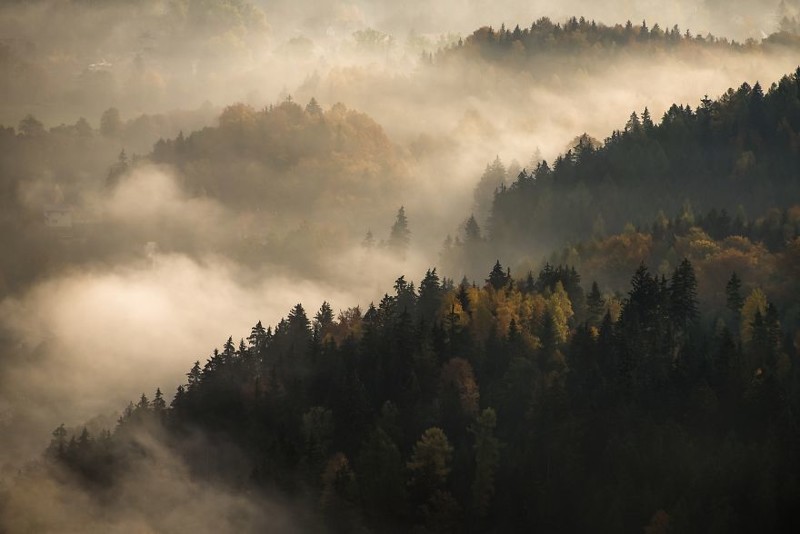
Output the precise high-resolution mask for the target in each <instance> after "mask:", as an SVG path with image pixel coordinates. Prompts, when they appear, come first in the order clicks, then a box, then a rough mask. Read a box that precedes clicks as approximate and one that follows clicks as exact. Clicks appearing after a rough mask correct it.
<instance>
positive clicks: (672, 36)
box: [431, 17, 800, 66]
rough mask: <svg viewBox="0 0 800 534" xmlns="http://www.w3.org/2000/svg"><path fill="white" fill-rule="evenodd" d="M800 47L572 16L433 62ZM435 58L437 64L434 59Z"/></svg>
mask: <svg viewBox="0 0 800 534" xmlns="http://www.w3.org/2000/svg"><path fill="white" fill-rule="evenodd" d="M778 46H780V47H791V48H797V47H800V36H798V35H797V34H793V33H790V32H787V31H781V32H777V33H773V34H772V35H770V36H768V37H766V38H765V39H763V40H761V41H756V40H754V39H748V40H747V41H746V42H744V43H738V42H736V41H731V40H728V39H726V38H724V37H723V38H719V37H714V36H713V35H711V34H707V35H705V36H703V35H700V34H697V35H692V33H691V32H690V31H689V30H686V31H685V32H681V30H680V28H678V26H677V25H674V26H673V27H672V28H661V26H659V25H658V24H653V25H652V27H648V25H647V21H642V23H641V24H634V23H632V22H631V21H627V22H626V23H625V24H615V25H614V26H607V25H605V24H602V23H597V22H595V21H594V20H591V21H589V20H586V19H585V18H584V17H580V18H577V17H571V18H569V19H567V20H566V21H565V22H564V23H554V22H553V21H552V20H551V19H549V18H547V17H543V18H540V19H539V20H537V21H535V22H534V23H533V24H531V26H530V27H522V28H521V27H520V26H519V25H516V26H515V27H514V28H513V29H508V28H506V26H505V24H503V25H502V26H501V27H500V29H499V30H496V29H494V28H493V27H491V26H483V27H481V28H479V29H477V30H475V31H474V32H473V33H472V34H471V35H469V36H468V37H467V38H466V39H463V40H462V39H459V40H458V42H457V43H455V44H453V45H451V46H448V47H445V48H443V49H440V50H439V51H438V52H437V53H436V55H435V56H433V55H431V59H432V60H434V61H435V62H436V63H442V62H447V61H451V60H453V59H457V58H461V57H466V58H470V59H475V58H482V59H485V60H488V61H492V62H499V63H504V62H506V63H509V64H513V65H518V66H519V65H522V64H525V63H528V62H531V61H536V60H537V59H543V58H545V56H552V55H553V54H554V53H555V54H558V53H559V52H561V53H565V54H568V53H575V52H580V55H579V56H577V57H575V58H574V60H575V61H579V62H582V63H583V62H585V60H586V59H590V58H597V57H612V56H614V55H619V54H626V53H638V52H647V53H649V54H652V53H653V52H679V53H686V54H696V53H704V52H711V51H714V52H719V51H734V52H743V53H746V52H756V51H765V50H769V49H770V48H771V47H778ZM434 58H435V59H434Z"/></svg>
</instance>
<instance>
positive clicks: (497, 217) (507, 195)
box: [488, 70, 800, 250]
mask: <svg viewBox="0 0 800 534" xmlns="http://www.w3.org/2000/svg"><path fill="white" fill-rule="evenodd" d="M798 132H800V70H798V71H796V72H795V73H793V74H792V75H790V76H785V77H784V78H782V79H781V80H780V81H779V82H778V83H775V84H773V85H772V86H770V88H769V89H768V90H767V91H766V92H764V90H763V89H762V87H761V85H760V84H759V83H756V84H755V85H754V86H752V87H751V86H750V85H748V84H743V85H742V86H740V87H739V88H738V89H736V90H733V89H731V90H729V91H728V92H727V93H725V94H724V95H723V96H722V97H721V98H720V99H719V100H716V101H715V100H711V99H708V98H706V99H704V100H703V101H702V102H701V104H700V105H699V106H698V107H697V108H696V109H692V108H690V107H689V106H688V105H687V106H684V105H677V104H676V105H673V106H672V107H671V108H670V109H669V110H668V111H667V112H666V113H665V114H664V116H663V117H662V118H661V120H660V122H658V123H656V121H655V120H654V119H653V117H651V115H650V113H649V111H648V110H647V109H646V108H645V110H644V111H642V112H640V113H637V112H634V113H632V114H631V116H630V119H629V121H628V122H627V124H626V125H625V127H624V128H623V129H621V130H616V131H614V132H613V133H612V134H611V136H610V137H608V138H607V139H606V140H605V142H604V143H603V145H602V146H600V147H599V148H598V147H595V146H594V145H593V144H592V143H590V142H588V140H587V138H586V137H581V138H579V140H578V143H577V144H576V146H575V147H574V148H573V149H572V150H570V151H568V152H567V153H566V154H564V155H562V156H559V157H558V158H556V160H555V161H554V162H553V164H552V166H551V165H549V164H548V163H547V162H541V163H540V164H538V165H537V166H536V168H535V169H529V170H526V171H523V172H522V173H520V175H519V176H518V177H517V179H516V181H515V182H514V183H513V184H511V185H510V186H509V187H507V188H506V187H502V188H501V189H500V190H499V191H498V192H497V194H496V196H495V198H494V205H493V207H492V212H491V218H490V221H489V228H488V232H489V235H490V236H491V239H492V240H494V241H495V242H496V243H497V244H498V245H499V246H508V247H510V248H517V249H521V250H524V249H525V248H526V247H529V246H530V245H531V244H533V243H536V244H537V245H539V246H540V247H541V245H542V244H544V245H545V246H553V245H557V243H558V242H559V241H563V240H576V239H580V238H581V237H582V236H587V235H592V234H593V233H603V232H610V233H616V232H618V231H620V230H621V229H622V228H623V227H624V225H625V224H627V223H632V224H634V225H637V224H649V223H650V222H651V221H652V219H653V217H654V216H655V214H657V213H658V212H659V211H662V212H663V213H668V214H675V213H678V212H679V211H680V209H681V207H682V206H683V205H685V204H687V203H688V204H689V205H690V206H691V207H692V209H694V210H695V211H696V212H701V213H704V212H707V211H709V210H711V209H716V210H717V211H718V212H719V211H721V210H722V209H725V210H726V211H727V213H728V214H736V213H737V211H738V210H742V209H743V210H744V213H745V214H748V215H749V216H755V215H756V214H759V213H764V212H766V211H767V210H768V209H770V208H786V207H789V206H790V205H791V204H792V203H794V202H796V200H797V199H798V198H800V174H799V173H798V169H800V144H798V143H800V141H798ZM729 216H732V215H729Z"/></svg>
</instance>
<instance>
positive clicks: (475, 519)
mask: <svg viewBox="0 0 800 534" xmlns="http://www.w3.org/2000/svg"><path fill="white" fill-rule="evenodd" d="M709 283H713V284H715V286H718V288H719V290H720V291H723V292H724V294H725V296H726V298H725V303H724V305H723V306H722V307H721V308H719V309H716V310H713V311H708V312H706V311H704V310H705V307H704V306H701V304H702V303H700V302H699V301H698V298H697V293H698V287H697V279H696V274H695V269H694V267H693V265H692V263H691V262H690V261H688V260H683V261H681V262H680V263H679V264H678V265H677V267H676V268H675V269H674V270H673V271H672V272H671V273H670V275H669V276H659V275H654V274H653V273H652V272H651V271H650V270H649V269H648V268H647V267H646V266H645V265H644V264H641V265H640V266H639V267H638V268H637V269H636V271H635V273H633V276H632V278H631V279H630V284H629V287H628V290H627V293H626V294H624V295H612V294H607V293H606V294H604V293H603V292H601V290H600V288H599V287H598V285H597V284H596V283H593V284H591V285H590V286H587V287H588V288H589V289H588V291H586V290H585V288H584V286H583V283H582V280H581V277H580V275H579V274H578V273H577V271H576V270H575V269H574V268H572V267H568V266H551V265H547V266H545V268H544V269H542V270H541V271H540V272H538V273H536V274H534V273H528V274H527V275H524V276H522V277H521V278H514V277H513V276H512V275H511V273H510V271H509V270H508V269H505V268H503V266H502V265H501V264H500V262H497V263H496V264H495V265H494V268H493V269H492V270H491V272H490V273H489V274H488V277H487V278H486V280H485V283H483V282H481V283H479V284H476V283H474V282H473V283H470V282H467V281H466V280H464V281H462V283H460V284H455V283H454V282H453V281H451V280H448V279H440V277H439V276H438V274H437V272H436V270H435V269H433V270H429V271H428V272H426V273H425V276H424V278H423V279H422V281H421V282H420V283H419V286H418V287H417V286H415V284H413V283H410V282H408V281H407V280H406V279H405V278H404V277H402V276H401V277H400V278H398V279H397V281H396V282H395V284H394V290H393V292H392V294H386V295H385V296H384V297H383V299H382V300H381V301H380V303H379V304H378V305H377V306H375V305H370V306H369V307H368V308H367V309H366V310H365V311H362V310H361V309H360V308H357V307H356V308H350V309H348V310H345V311H341V312H340V313H339V314H338V315H335V314H334V311H333V310H332V308H331V306H330V305H329V304H327V303H323V304H322V306H321V307H320V309H319V311H317V312H316V313H315V314H313V316H310V315H309V314H308V313H307V312H306V310H305V309H304V308H303V306H302V305H300V304H298V305H297V306H295V307H294V308H293V309H292V310H291V311H290V312H289V314H288V316H287V317H286V318H285V319H282V320H281V321H280V322H279V323H278V324H277V325H276V326H275V327H274V328H272V327H269V328H264V327H263V326H262V324H261V323H260V322H259V323H258V324H256V325H255V326H254V327H253V328H252V331H251V334H250V335H249V337H248V338H247V339H246V340H241V341H240V342H239V343H238V344H237V343H235V342H234V340H233V339H228V341H227V342H226V343H225V344H224V346H223V348H222V350H214V351H213V353H212V354H211V356H210V357H209V358H208V359H207V360H206V361H205V362H201V361H198V362H196V363H195V364H194V366H193V367H192V368H191V369H190V370H189V372H188V374H187V381H186V383H185V384H183V385H181V386H180V387H178V390H177V393H176V394H175V396H174V398H173V399H172V400H171V402H169V401H168V399H165V397H164V395H163V394H162V393H161V391H160V390H157V391H156V393H155V397H154V398H153V399H152V400H150V399H148V398H147V397H146V396H145V395H144V394H143V395H142V397H141V399H140V400H139V402H138V403H137V404H133V403H131V404H130V406H129V407H128V408H127V409H126V410H125V411H124V413H123V415H122V416H121V417H120V419H119V422H118V425H117V427H116V429H115V430H114V431H113V433H111V432H103V433H101V434H99V435H94V436H93V435H91V434H90V433H89V431H87V430H86V429H83V430H82V431H81V429H77V430H76V431H75V432H74V435H73V436H72V437H70V432H69V431H68V430H67V429H65V428H64V427H63V425H62V426H61V427H59V428H58V429H56V431H55V432H54V434H53V436H54V437H53V440H52V443H51V445H50V447H49V449H48V452H47V458H48V462H47V464H48V465H49V466H50V468H51V469H55V470H66V471H68V472H71V473H73V474H75V475H77V478H78V479H79V480H80V481H81V483H82V484H83V485H84V486H85V487H87V488H89V489H90V490H91V491H92V492H93V493H94V494H95V495H97V496H98V498H103V499H110V500H111V501H112V502H113V499H114V498H115V496H114V493H113V482H114V481H115V480H116V479H117V477H121V476H124V474H125V472H126V469H128V467H126V466H128V465H129V461H130V459H131V458H132V457H142V456H144V455H147V447H146V446H144V445H142V443H144V442H143V441H142V440H143V439H144V438H142V436H143V435H148V436H152V435H153V434H156V435H159V436H161V439H163V440H164V441H165V443H167V444H168V445H169V446H170V447H171V448H172V449H173V450H174V451H175V452H176V453H177V454H179V455H181V457H182V458H184V459H185V461H186V462H187V463H188V464H189V465H190V466H191V468H192V472H193V473H194V474H195V475H196V476H198V477H204V476H205V477H212V476H213V475H214V474H215V473H218V472H225V471H226V470H227V471H234V470H235V467H234V466H236V468H238V467H241V457H242V456H244V458H245V459H246V467H247V468H246V474H245V475H243V476H242V477H241V478H242V479H241V480H237V481H236V486H237V487H238V488H245V489H246V491H248V492H249V494H251V495H258V494H260V493H262V492H263V494H264V495H274V494H275V493H276V492H277V493H279V494H281V495H284V496H287V497H289V498H296V499H300V500H303V502H309V501H310V502H313V503H315V504H314V510H315V514H316V516H317V517H318V518H319V521H320V522H321V524H324V525H327V527H328V528H330V530H331V531H333V532H354V531H358V532H408V531H409V530H412V529H416V530H414V531H416V532H482V531H492V532H510V531H533V530H538V529H543V530H552V531H556V530H557V531H577V532H587V531H601V532H633V531H641V530H642V529H645V531H646V532H666V531H667V529H669V530H670V531H675V532H695V531H696V532H753V531H783V532H797V531H799V530H800V516H798V514H797V513H796V504H797V502H796V496H797V492H798V488H799V487H800V486H799V484H800V463H799V462H800V447H798V444H800V365H798V354H797V349H798V344H799V343H798V342H799V341H800V339H798V338H795V339H794V340H793V339H792V338H791V335H790V334H789V333H787V332H784V331H783V330H782V328H781V324H780V320H779V316H780V311H779V310H778V309H777V307H776V306H775V304H774V303H772V302H771V301H770V296H769V295H766V294H765V293H764V292H763V291H762V290H761V289H760V288H758V287H754V288H752V289H747V288H749V287H750V281H749V280H744V279H742V278H741V277H740V276H739V275H737V274H736V273H728V276H727V277H726V279H717V280H713V281H711V282H709ZM198 431H200V432H201V433H202V435H204V436H205V439H204V440H203V441H201V442H198V441H197V439H196V437H197V435H198ZM231 445H233V446H235V447H236V448H237V449H238V450H239V451H240V453H238V454H236V455H232V454H230V452H229V451H230V447H231ZM226 451H228V452H226ZM231 458H234V459H231Z"/></svg>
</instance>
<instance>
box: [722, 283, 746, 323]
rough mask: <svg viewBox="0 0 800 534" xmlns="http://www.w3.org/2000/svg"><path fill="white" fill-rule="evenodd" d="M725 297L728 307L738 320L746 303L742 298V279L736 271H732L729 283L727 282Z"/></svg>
mask: <svg viewBox="0 0 800 534" xmlns="http://www.w3.org/2000/svg"><path fill="white" fill-rule="evenodd" d="M725 298H726V305H727V307H728V309H729V310H730V311H732V312H733V314H734V317H735V318H736V319H737V321H738V319H739V314H740V313H741V311H742V306H743V305H744V298H742V280H741V279H740V278H739V275H737V274H736V272H735V271H734V272H733V273H731V277H730V279H729V280H728V283H727V284H725Z"/></svg>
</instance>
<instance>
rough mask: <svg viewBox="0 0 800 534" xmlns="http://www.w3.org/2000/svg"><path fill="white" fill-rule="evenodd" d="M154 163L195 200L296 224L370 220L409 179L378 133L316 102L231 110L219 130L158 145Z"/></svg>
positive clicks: (354, 116)
mask: <svg viewBox="0 0 800 534" xmlns="http://www.w3.org/2000/svg"><path fill="white" fill-rule="evenodd" d="M152 160H153V161H154V162H156V163H169V164H172V165H174V166H175V167H176V168H177V169H178V170H179V171H181V172H182V174H183V175H184V179H183V180H184V185H185V186H186V188H187V189H188V191H189V193H190V194H192V195H209V196H211V197H214V198H217V199H219V200H221V201H223V202H224V203H225V204H228V205H232V206H234V207H237V208H240V209H250V210H252V209H254V208H258V209H259V210H263V211H265V212H269V213H270V214H273V215H275V216H284V217H286V216H292V217H293V218H294V219H300V218H309V216H313V215H314V214H316V213H320V212H324V211H325V210H329V209H332V208H337V209H345V210H346V209H353V208H356V207H358V208H360V209H361V210H366V211H364V212H363V213H364V218H366V219H367V220H369V219H370V217H371V216H374V215H375V211H373V210H375V209H380V207H381V204H382V199H383V198H387V197H388V198H392V197H395V195H396V194H397V193H398V192H399V191H400V189H401V187H402V184H403V182H404V181H405V180H406V179H407V177H406V176H405V168H404V165H403V162H402V160H401V157H400V155H398V154H397V149H396V148H395V147H394V146H393V145H392V143H391V142H390V141H389V139H388V138H387V137H386V135H385V134H384V133H383V130H382V128H381V127H380V125H378V124H377V123H375V122H374V121H373V120H372V119H370V118H369V117H368V116H367V115H365V114H363V113H358V112H357V111H353V110H348V109H347V108H346V107H345V106H344V105H343V104H337V105H335V106H332V107H331V108H330V109H329V110H327V111H324V110H323V109H322V107H321V106H320V105H319V104H318V103H317V101H316V100H315V99H313V98H312V99H311V100H310V101H309V103H308V104H307V105H305V106H300V105H299V104H297V103H295V102H293V101H291V99H289V100H286V101H284V102H281V103H280V104H278V105H275V106H269V107H268V108H266V109H263V110H261V111H256V110H255V109H253V108H252V107H250V106H246V105H244V104H236V105H233V106H229V107H228V108H226V109H225V110H224V111H223V113H222V114H221V115H220V117H219V126H217V127H206V128H204V129H202V130H200V131H196V132H193V133H191V134H190V135H188V136H186V137H185V138H184V136H183V134H181V135H180V136H178V137H177V138H175V139H170V140H166V141H164V140H160V141H158V142H157V143H156V144H155V147H154V148H153V153H152ZM378 213H380V212H378ZM340 222H341V221H340ZM362 224H363V223H362Z"/></svg>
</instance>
